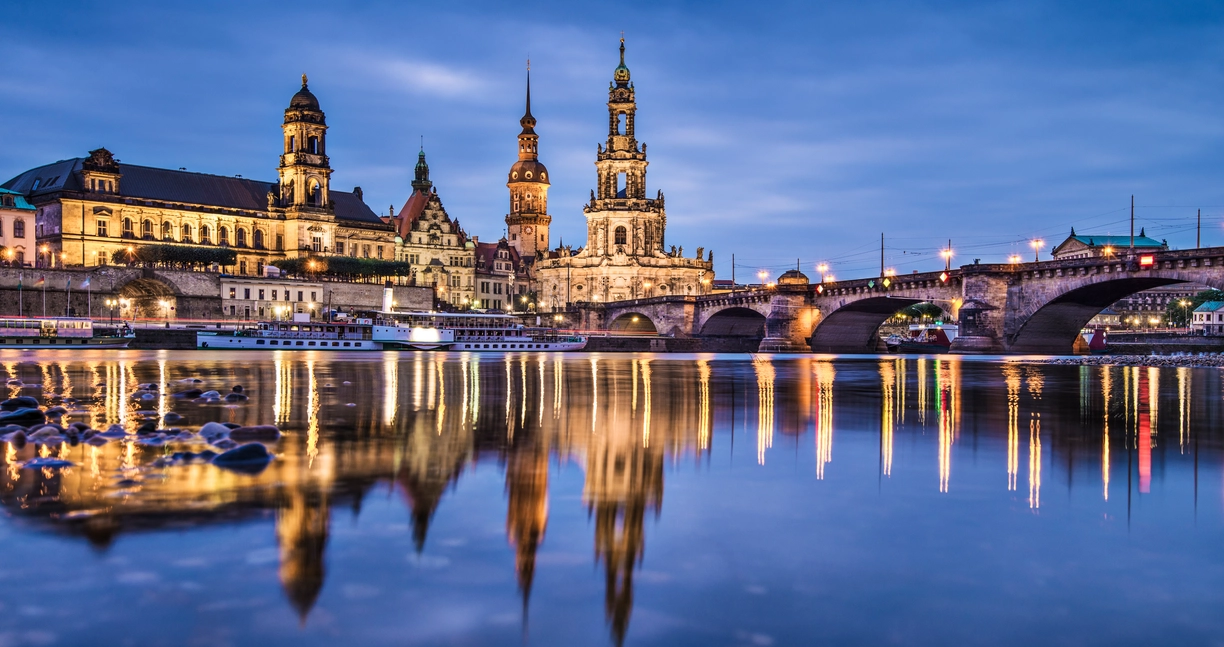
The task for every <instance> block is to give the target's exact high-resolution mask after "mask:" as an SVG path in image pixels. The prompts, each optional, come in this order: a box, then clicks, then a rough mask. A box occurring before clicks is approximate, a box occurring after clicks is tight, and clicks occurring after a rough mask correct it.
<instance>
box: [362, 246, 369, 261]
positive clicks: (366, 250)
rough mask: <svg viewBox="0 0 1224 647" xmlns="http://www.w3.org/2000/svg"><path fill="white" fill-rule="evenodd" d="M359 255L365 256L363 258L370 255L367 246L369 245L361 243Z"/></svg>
mask: <svg viewBox="0 0 1224 647" xmlns="http://www.w3.org/2000/svg"><path fill="white" fill-rule="evenodd" d="M361 255H362V256H363V257H365V258H369V257H370V246H369V245H362V246H361Z"/></svg>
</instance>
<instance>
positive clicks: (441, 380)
mask: <svg viewBox="0 0 1224 647" xmlns="http://www.w3.org/2000/svg"><path fill="white" fill-rule="evenodd" d="M434 365H435V370H434V375H436V376H437V378H438V406H437V416H438V435H439V436H441V435H442V428H443V426H444V425H445V424H446V379H445V375H446V374H445V372H444V370H443V369H444V368H445V367H446V362H445V360H443V359H442V358H441V357H439V358H438V359H437V360H436V361H435V362H434ZM396 366H397V367H398V366H399V363H398V362H396Z"/></svg>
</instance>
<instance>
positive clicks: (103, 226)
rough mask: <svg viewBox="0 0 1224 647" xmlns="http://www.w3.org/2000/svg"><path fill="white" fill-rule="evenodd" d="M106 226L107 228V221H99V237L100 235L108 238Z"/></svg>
mask: <svg viewBox="0 0 1224 647" xmlns="http://www.w3.org/2000/svg"><path fill="white" fill-rule="evenodd" d="M106 226H107V222H106V221H105V220H99V221H98V235H99V236H106V235H107V234H106Z"/></svg>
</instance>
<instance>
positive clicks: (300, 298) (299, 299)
mask: <svg viewBox="0 0 1224 647" xmlns="http://www.w3.org/2000/svg"><path fill="white" fill-rule="evenodd" d="M301 300H302V291H301V290H298V301H301Z"/></svg>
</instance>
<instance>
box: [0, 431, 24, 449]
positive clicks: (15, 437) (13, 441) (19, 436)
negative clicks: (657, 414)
mask: <svg viewBox="0 0 1224 647" xmlns="http://www.w3.org/2000/svg"><path fill="white" fill-rule="evenodd" d="M0 440H4V442H6V443H8V444H10V445H12V446H13V447H16V448H18V449H20V448H22V447H25V444H26V435H25V432H24V431H14V432H12V433H8V434H5V435H4V436H3V438H0Z"/></svg>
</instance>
